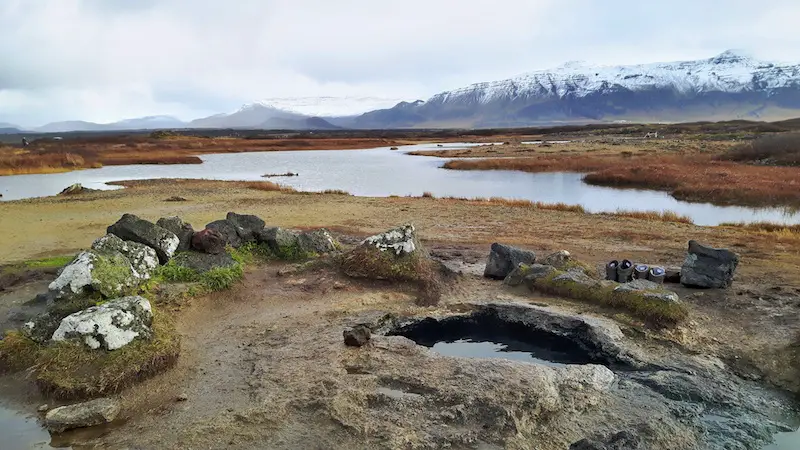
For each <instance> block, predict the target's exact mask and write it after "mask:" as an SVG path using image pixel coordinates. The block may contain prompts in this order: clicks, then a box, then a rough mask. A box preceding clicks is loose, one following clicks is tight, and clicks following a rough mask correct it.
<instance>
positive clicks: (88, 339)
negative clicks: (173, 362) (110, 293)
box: [53, 296, 153, 350]
mask: <svg viewBox="0 0 800 450" xmlns="http://www.w3.org/2000/svg"><path fill="white" fill-rule="evenodd" d="M152 322H153V312H152V309H151V308H150V302H149V301H147V299H145V298H143V297H139V296H131V297H123V298H119V299H115V300H110V301H108V302H105V303H103V304H101V305H98V306H92V307H91V308H87V309H85V310H83V311H79V312H76V313H74V314H70V315H69V316H67V317H65V318H64V319H63V320H61V324H60V325H59V327H58V328H57V329H56V331H55V332H54V333H53V340H54V341H56V342H58V341H66V340H74V341H76V342H81V343H83V344H85V345H86V346H87V347H89V348H91V349H98V348H102V349H104V350H118V349H120V348H122V347H125V346H126V345H128V344H130V343H131V342H133V341H134V340H137V339H140V340H149V339H151V338H152V337H153V332H152V330H151V328H150V326H151V325H152Z"/></svg>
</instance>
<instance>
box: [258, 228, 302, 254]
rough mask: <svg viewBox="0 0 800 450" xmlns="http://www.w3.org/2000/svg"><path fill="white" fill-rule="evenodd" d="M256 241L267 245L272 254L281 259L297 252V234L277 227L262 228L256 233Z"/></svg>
mask: <svg viewBox="0 0 800 450" xmlns="http://www.w3.org/2000/svg"><path fill="white" fill-rule="evenodd" d="M257 240H258V242H261V243H264V244H267V246H268V247H269V248H270V250H272V252H273V253H275V254H276V255H278V256H280V257H283V258H285V257H289V256H292V254H293V253H294V252H298V251H299V248H298V236H297V233H295V232H294V231H291V230H285V229H283V228H279V227H269V228H264V229H263V230H261V231H260V232H259V233H258V236H257Z"/></svg>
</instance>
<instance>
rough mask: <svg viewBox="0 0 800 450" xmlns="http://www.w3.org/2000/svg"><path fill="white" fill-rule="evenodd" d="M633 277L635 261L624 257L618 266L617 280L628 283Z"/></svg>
mask: <svg viewBox="0 0 800 450" xmlns="http://www.w3.org/2000/svg"><path fill="white" fill-rule="evenodd" d="M632 277H633V263H632V262H630V261H629V260H627V259H623V260H622V262H621V263H619V267H617V281H619V282H620V283H627V282H628V281H630V280H631V278H632Z"/></svg>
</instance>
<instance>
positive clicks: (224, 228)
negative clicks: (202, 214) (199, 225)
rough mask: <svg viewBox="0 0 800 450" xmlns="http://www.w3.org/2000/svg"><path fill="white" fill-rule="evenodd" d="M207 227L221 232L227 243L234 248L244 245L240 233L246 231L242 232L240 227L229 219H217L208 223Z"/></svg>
mask: <svg viewBox="0 0 800 450" xmlns="http://www.w3.org/2000/svg"><path fill="white" fill-rule="evenodd" d="M206 229H207V230H215V231H217V232H219V233H220V234H221V235H222V236H223V237H224V238H225V244H227V245H230V246H231V247H233V248H239V247H241V246H242V238H241V237H239V235H240V233H244V231H242V232H240V231H239V227H237V226H236V225H234V224H233V223H231V222H229V221H227V220H215V221H213V222H211V223H209V224H208V225H206Z"/></svg>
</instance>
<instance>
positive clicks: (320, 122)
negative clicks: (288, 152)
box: [258, 117, 342, 130]
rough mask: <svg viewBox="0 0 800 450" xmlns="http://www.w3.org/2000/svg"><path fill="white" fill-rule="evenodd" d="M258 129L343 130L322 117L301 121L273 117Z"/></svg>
mask: <svg viewBox="0 0 800 450" xmlns="http://www.w3.org/2000/svg"><path fill="white" fill-rule="evenodd" d="M258 128H262V129H265V130H341V129H342V127H337V126H336V125H333V124H332V123H330V122H328V121H327V120H325V119H323V118H321V117H308V118H299V119H290V118H279V117H273V118H271V119H269V120H267V121H266V122H264V123H263V124H261V125H260V126H259V127H258Z"/></svg>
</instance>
